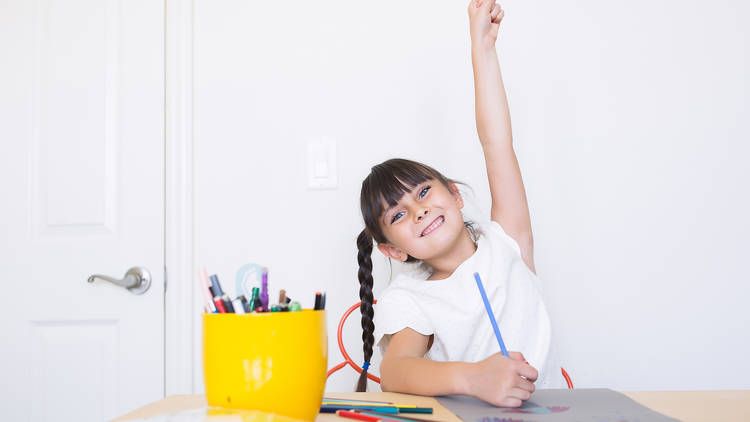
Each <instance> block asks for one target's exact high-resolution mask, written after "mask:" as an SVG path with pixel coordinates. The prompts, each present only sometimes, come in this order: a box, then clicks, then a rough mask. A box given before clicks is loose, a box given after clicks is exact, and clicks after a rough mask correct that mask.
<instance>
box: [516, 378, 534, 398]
mask: <svg viewBox="0 0 750 422" xmlns="http://www.w3.org/2000/svg"><path fill="white" fill-rule="evenodd" d="M518 387H519V388H520V389H522V390H525V391H528V392H529V394H531V393H533V392H534V391H536V386H535V385H534V383H533V382H531V381H529V380H527V379H523V378H521V379H520V380H519V381H518ZM519 398H521V397H519ZM524 400H526V399H524Z"/></svg>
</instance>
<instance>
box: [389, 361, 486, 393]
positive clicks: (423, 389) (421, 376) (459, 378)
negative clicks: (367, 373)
mask: <svg viewBox="0 0 750 422" xmlns="http://www.w3.org/2000/svg"><path fill="white" fill-rule="evenodd" d="M471 365H472V364H471V363H467V362H436V361H433V360H429V359H424V358H415V357H393V358H389V359H386V360H383V362H382V363H381V364H380V376H381V380H380V388H381V389H382V390H383V391H393V392H398V393H408V394H418V395H420V396H441V395H450V394H469V385H468V382H467V381H466V379H467V377H466V374H467V373H468V372H469V370H470V366H471Z"/></svg>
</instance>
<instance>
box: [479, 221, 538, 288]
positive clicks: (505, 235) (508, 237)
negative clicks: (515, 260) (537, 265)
mask: <svg viewBox="0 0 750 422" xmlns="http://www.w3.org/2000/svg"><path fill="white" fill-rule="evenodd" d="M490 230H494V231H495V232H497V234H498V235H499V236H500V238H501V239H502V240H503V241H504V242H505V243H506V244H507V245H508V246H510V248H511V249H513V250H514V251H515V252H516V255H517V256H518V257H519V258H520V259H521V262H522V263H523V266H524V267H525V268H526V269H527V270H528V271H529V274H531V277H532V278H534V279H536V278H538V276H537V275H536V274H535V273H534V272H533V271H531V268H529V266H528V265H526V262H525V261H524V260H523V255H521V246H519V245H518V242H516V239H514V238H513V236H511V235H509V234H508V233H507V232H506V231H505V229H503V226H501V225H500V223H498V222H497V221H495V220H492V221H490Z"/></svg>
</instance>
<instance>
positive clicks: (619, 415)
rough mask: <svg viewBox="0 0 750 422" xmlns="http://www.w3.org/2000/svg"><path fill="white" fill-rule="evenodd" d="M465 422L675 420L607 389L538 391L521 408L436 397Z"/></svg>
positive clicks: (643, 421) (653, 421)
mask: <svg viewBox="0 0 750 422" xmlns="http://www.w3.org/2000/svg"><path fill="white" fill-rule="evenodd" d="M435 398H436V399H437V401H438V402H440V404H442V405H443V406H445V407H446V408H447V409H448V410H450V411H451V412H452V413H454V414H455V415H456V416H458V417H459V418H461V419H462V420H463V421H464V422H573V421H580V422H626V421H627V422H666V421H676V420H677V419H673V418H670V417H667V416H664V415H662V414H661V413H657V412H655V411H653V410H651V409H649V408H647V407H645V406H643V405H641V404H638V403H637V402H635V401H634V400H632V399H631V398H630V397H628V396H626V395H624V394H622V393H618V392H616V391H613V390H610V389H607V388H591V389H586V388H576V389H573V390H568V389H549V390H537V391H535V392H534V393H533V394H532V395H531V398H530V399H529V400H527V401H525V402H524V403H523V405H522V406H521V407H518V408H506V407H495V406H492V405H491V404H487V403H485V402H483V401H481V400H478V399H476V398H474V397H469V396H442V397H435Z"/></svg>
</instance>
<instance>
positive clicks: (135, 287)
mask: <svg viewBox="0 0 750 422" xmlns="http://www.w3.org/2000/svg"><path fill="white" fill-rule="evenodd" d="M97 278H99V279H102V280H104V281H109V282H110V283H113V284H117V285H118V286H121V287H124V288H126V289H128V290H130V293H133V294H134V295H142V294H143V293H146V290H148V288H149V287H151V274H150V273H149V272H148V270H147V269H145V268H143V267H133V268H131V269H129V270H128V271H127V272H126V273H125V277H123V278H122V280H118V279H116V278H112V277H108V276H106V275H100V274H94V275H92V276H90V277H89V283H93V282H94V280H96V279H97Z"/></svg>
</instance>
